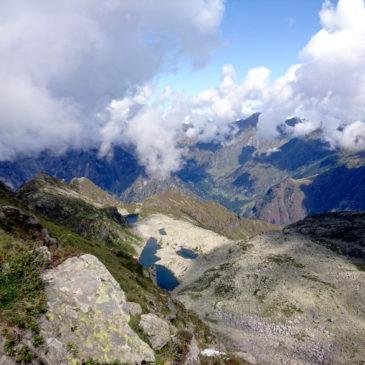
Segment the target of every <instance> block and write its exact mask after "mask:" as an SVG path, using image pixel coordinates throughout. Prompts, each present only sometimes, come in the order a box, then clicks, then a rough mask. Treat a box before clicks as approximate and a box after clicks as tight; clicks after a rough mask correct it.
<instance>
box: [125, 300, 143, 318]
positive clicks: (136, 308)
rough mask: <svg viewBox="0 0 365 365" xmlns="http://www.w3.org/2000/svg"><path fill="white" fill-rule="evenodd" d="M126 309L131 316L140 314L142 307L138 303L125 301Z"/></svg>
mask: <svg viewBox="0 0 365 365" xmlns="http://www.w3.org/2000/svg"><path fill="white" fill-rule="evenodd" d="M127 309H128V313H129V314H130V315H131V316H139V315H140V314H142V307H141V305H140V304H138V303H134V302H127Z"/></svg>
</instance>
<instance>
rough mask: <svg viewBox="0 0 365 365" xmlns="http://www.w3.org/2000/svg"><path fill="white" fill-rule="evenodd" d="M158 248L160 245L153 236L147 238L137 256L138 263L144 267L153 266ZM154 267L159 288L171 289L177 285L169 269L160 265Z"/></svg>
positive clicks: (156, 258) (156, 259)
mask: <svg viewBox="0 0 365 365" xmlns="http://www.w3.org/2000/svg"><path fill="white" fill-rule="evenodd" d="M160 248H161V247H160V246H159V244H158V243H157V240H156V239H155V238H153V237H151V238H149V239H148V241H147V242H146V245H145V246H144V248H143V251H142V253H141V256H140V257H139V260H138V261H139V263H140V264H141V265H142V266H144V267H151V266H154V265H155V263H156V262H157V261H158V260H159V258H158V257H157V256H156V253H157V250H158V249H160ZM155 267H156V281H157V285H158V286H159V287H160V288H161V289H164V290H167V291H171V290H173V289H175V288H176V287H177V286H178V285H179V282H178V281H177V279H176V278H175V276H174V274H173V273H172V272H171V271H170V270H169V269H167V268H166V267H165V266H162V265H155Z"/></svg>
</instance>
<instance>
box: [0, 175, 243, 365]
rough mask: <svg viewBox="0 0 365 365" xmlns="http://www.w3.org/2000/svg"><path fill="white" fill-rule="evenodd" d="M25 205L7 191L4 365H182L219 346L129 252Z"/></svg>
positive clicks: (0, 271)
mask: <svg viewBox="0 0 365 365" xmlns="http://www.w3.org/2000/svg"><path fill="white" fill-rule="evenodd" d="M42 179H43V180H47V179H49V178H46V177H42ZM37 183H38V184H40V186H39V189H40V192H44V191H45V187H44V184H46V185H47V188H50V187H49V186H50V185H51V186H52V189H55V187H54V185H55V182H54V181H53V179H52V181H51V183H50V182H49V181H48V182H44V181H41V182H39V180H38V181H37ZM58 183H59V185H58V188H59V189H61V190H62V189H66V190H67V186H66V187H65V186H63V184H61V183H60V182H58ZM42 184H43V185H42ZM50 189H51V188H50ZM62 194H63V195H64V192H62ZM18 197H19V198H22V195H18ZM24 202H25V201H20V200H18V198H17V197H16V196H15V195H14V194H13V193H12V192H11V191H10V190H9V189H7V188H6V187H5V186H3V185H1V186H0V283H1V285H0V299H1V300H0V328H1V333H0V360H1V362H2V363H5V364H15V363H24V364H38V363H39V362H41V363H45V364H56V363H57V364H81V363H82V364H101V363H102V364H106V365H107V364H110V365H111V364H120V363H128V364H136V363H138V364H139V363H141V361H151V360H154V359H155V360H156V364H164V363H166V362H168V361H173V362H174V363H176V364H183V363H185V360H186V359H187V357H190V358H192V359H193V361H199V360H198V359H199V357H200V350H199V349H203V348H205V347H209V346H216V345H215V341H216V340H215V338H214V335H213V334H212V333H211V332H210V330H209V329H208V328H207V326H206V325H204V324H203V323H202V322H201V321H200V320H199V319H198V318H197V317H196V316H195V315H194V314H193V313H192V312H190V311H188V310H186V309H185V308H184V307H183V306H182V305H181V304H179V303H177V302H174V301H173V300H172V298H171V297H170V295H169V294H168V293H166V292H163V291H162V290H160V289H159V288H158V287H156V286H155V285H154V284H153V282H152V280H151V279H150V278H149V274H148V273H147V272H146V271H144V270H143V268H142V267H141V266H140V265H139V264H138V263H137V262H136V261H135V259H134V258H132V257H131V256H130V255H129V254H128V253H127V252H126V251H125V250H123V249H116V248H115V247H110V245H108V243H107V242H105V241H103V240H94V239H86V238H84V237H82V236H80V235H78V234H76V233H74V232H72V231H71V230H69V229H68V228H67V227H65V226H63V225H60V224H58V223H56V222H52V221H51V220H49V218H50V217H52V215H50V217H47V218H45V217H44V215H43V216H40V215H38V213H35V212H33V211H31V210H30V209H29V208H28V207H26V206H25V205H24ZM64 202H65V203H66V204H65V207H67V204H68V202H69V201H68V200H67V199H65V200H64ZM79 203H80V204H81V205H83V204H84V201H83V200H82V199H79ZM47 212H48V211H47V210H46V211H45V213H47ZM126 229H128V228H126ZM202 360H204V357H202ZM204 361H208V362H207V363H208V364H210V360H209V358H207V359H206V360H204ZM217 361H219V359H217ZM228 361H231V363H232V364H242V365H244V364H245V362H244V361H243V360H240V359H238V358H232V359H231V360H228Z"/></svg>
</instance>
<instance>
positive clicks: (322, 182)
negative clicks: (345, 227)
mask: <svg viewBox="0 0 365 365" xmlns="http://www.w3.org/2000/svg"><path fill="white" fill-rule="evenodd" d="M336 210H343V211H344V210H347V211H362V210H365V167H364V166H360V167H353V168H352V167H346V166H340V167H336V168H333V169H330V170H329V171H326V172H324V173H322V174H319V175H317V176H314V177H311V178H310V179H299V180H294V179H291V178H288V179H286V180H284V181H282V182H281V183H279V184H277V185H274V186H273V187H271V188H270V189H269V190H268V192H267V193H266V194H265V195H264V196H263V197H259V198H257V201H256V204H255V207H254V209H253V213H254V215H255V216H256V217H258V218H260V219H263V220H265V221H267V222H270V223H276V224H282V225H285V224H290V223H293V222H296V221H298V220H300V219H303V218H304V217H305V216H307V215H309V214H315V213H322V212H327V211H336Z"/></svg>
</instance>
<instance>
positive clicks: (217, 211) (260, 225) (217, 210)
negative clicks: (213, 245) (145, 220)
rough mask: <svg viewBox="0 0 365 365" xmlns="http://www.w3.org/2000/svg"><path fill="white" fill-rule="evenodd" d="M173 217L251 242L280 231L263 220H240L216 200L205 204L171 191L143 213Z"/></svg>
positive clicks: (148, 201) (148, 202) (156, 198)
mask: <svg viewBox="0 0 365 365" xmlns="http://www.w3.org/2000/svg"><path fill="white" fill-rule="evenodd" d="M153 213H162V214H167V215H172V216H174V217H175V218H178V219H185V220H188V221H192V222H193V223H194V224H196V225H198V226H200V227H202V228H206V229H210V230H212V231H214V232H217V233H219V234H222V235H224V236H227V237H229V238H232V239H248V238H250V237H252V236H254V235H256V234H260V233H263V232H266V231H269V230H275V229H278V227H277V226H273V225H271V224H269V223H266V222H263V221H259V220H248V219H239V218H238V217H237V216H236V215H235V214H234V213H232V212H230V211H229V210H228V209H226V208H225V207H223V206H222V205H220V204H218V203H216V202H213V201H204V200H200V199H197V198H194V197H192V196H189V195H187V194H183V193H180V192H178V191H176V190H169V191H166V192H164V193H161V194H159V195H154V196H152V197H150V198H148V199H146V200H145V201H144V203H143V205H142V209H141V214H142V215H144V216H147V215H149V214H153Z"/></svg>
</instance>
